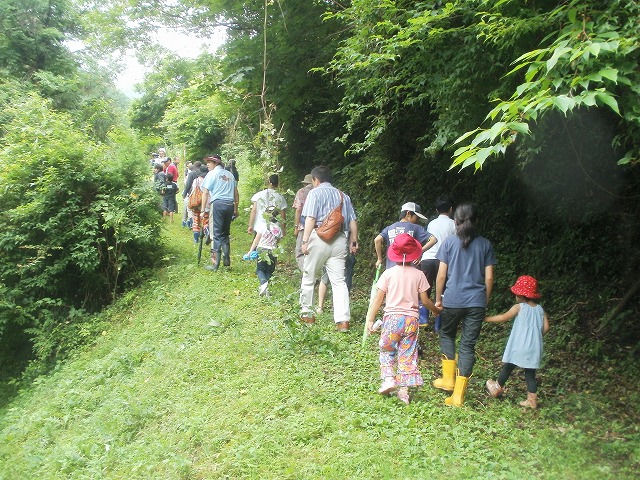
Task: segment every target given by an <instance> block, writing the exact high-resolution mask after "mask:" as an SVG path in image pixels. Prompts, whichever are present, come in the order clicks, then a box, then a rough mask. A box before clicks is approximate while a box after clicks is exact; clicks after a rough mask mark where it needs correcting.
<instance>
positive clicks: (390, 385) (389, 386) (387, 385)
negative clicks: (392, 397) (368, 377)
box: [378, 377, 396, 395]
mask: <svg viewBox="0 0 640 480" xmlns="http://www.w3.org/2000/svg"><path fill="white" fill-rule="evenodd" d="M395 389H396V381H395V380H394V379H393V377H387V378H385V379H384V382H382V385H381V386H380V388H379V389H378V393H379V394H380V395H389V394H390V393H391V392H393V391H394V390H395Z"/></svg>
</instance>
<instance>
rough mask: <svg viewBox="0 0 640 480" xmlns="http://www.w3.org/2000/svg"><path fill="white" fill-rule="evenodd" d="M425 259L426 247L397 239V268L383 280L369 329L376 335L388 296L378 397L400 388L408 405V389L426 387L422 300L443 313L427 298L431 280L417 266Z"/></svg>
mask: <svg viewBox="0 0 640 480" xmlns="http://www.w3.org/2000/svg"><path fill="white" fill-rule="evenodd" d="M421 256H422V245H421V244H420V242H419V241H418V240H416V239H415V238H413V237H412V236H411V235H409V234H408V233H401V234H400V235H398V236H396V238H395V241H394V242H393V243H392V244H391V246H390V247H389V249H388V251H387V258H388V259H389V260H391V261H393V262H396V265H395V266H393V267H391V268H389V269H387V270H385V271H384V272H383V273H382V275H381V276H380V279H379V280H378V283H377V284H376V287H377V288H378V292H377V293H376V296H375V297H374V299H373V301H372V302H371V304H370V305H369V310H368V312H367V321H366V326H365V328H366V329H367V330H368V331H369V333H372V332H373V331H374V328H373V322H374V320H375V317H376V313H377V312H378V310H379V309H380V307H381V306H382V303H383V301H384V298H385V295H386V297H387V301H386V305H385V307H384V315H383V318H382V332H381V335H380V343H379V345H380V377H381V378H382V385H381V387H380V389H379V390H378V393H379V394H380V395H388V394H390V393H391V392H393V391H394V390H396V388H397V396H398V399H399V400H400V401H402V402H403V403H405V404H407V405H408V404H409V388H408V387H418V386H420V385H422V384H423V380H422V376H421V375H420V372H419V370H418V300H421V301H422V304H423V305H425V306H426V307H427V308H428V309H429V310H431V311H432V312H434V313H435V314H438V313H440V311H441V309H439V308H437V307H436V306H435V305H434V304H433V302H432V301H431V299H430V298H429V297H428V296H427V290H428V289H429V283H428V282H427V277H425V276H424V273H422V271H421V270H420V269H419V268H416V267H415V266H414V265H413V262H414V261H415V260H418V259H419V258H420V257H421ZM396 364H397V374H396V373H395V370H396Z"/></svg>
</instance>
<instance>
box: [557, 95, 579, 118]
mask: <svg viewBox="0 0 640 480" xmlns="http://www.w3.org/2000/svg"><path fill="white" fill-rule="evenodd" d="M553 104H554V105H555V106H556V107H558V108H559V109H560V110H561V111H562V113H564V114H565V115H566V114H567V111H569V110H572V109H573V107H575V105H576V101H575V100H574V99H573V98H571V97H568V96H566V95H559V96H557V97H555V98H553Z"/></svg>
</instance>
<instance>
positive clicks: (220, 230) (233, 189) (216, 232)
mask: <svg viewBox="0 0 640 480" xmlns="http://www.w3.org/2000/svg"><path fill="white" fill-rule="evenodd" d="M204 160H205V161H206V162H207V167H208V168H209V173H207V176H206V177H204V181H203V182H202V205H201V210H200V212H201V213H200V215H201V216H204V212H205V209H206V208H207V207H208V210H209V235H210V237H211V239H212V240H213V245H212V247H211V261H212V265H206V266H205V268H206V269H207V270H212V271H214V272H215V271H217V270H218V267H219V266H220V257H221V256H222V257H223V265H224V266H225V267H228V266H230V265H231V258H230V252H231V245H230V242H229V234H230V230H231V221H232V220H233V219H234V218H235V217H237V216H238V198H239V197H238V186H237V183H236V179H235V177H234V176H233V174H232V173H231V172H229V171H227V170H225V169H224V168H223V167H222V159H221V158H220V155H209V156H207V157H205V158H204Z"/></svg>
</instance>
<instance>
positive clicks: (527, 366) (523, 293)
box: [484, 275, 549, 408]
mask: <svg viewBox="0 0 640 480" xmlns="http://www.w3.org/2000/svg"><path fill="white" fill-rule="evenodd" d="M511 292H512V293H513V294H514V295H515V296H516V302H518V303H517V304H516V305H514V306H513V307H511V308H510V309H509V310H508V311H507V312H506V313H503V314H501V315H494V316H491V317H486V318H485V319H484V320H485V322H492V323H502V322H507V321H509V320H511V319H512V318H515V320H514V321H513V328H512V329H511V335H509V340H508V341H507V346H506V348H505V350H504V355H503V356H502V361H503V362H504V364H503V365H502V371H501V372H500V375H498V380H497V381H495V380H487V383H486V387H487V391H488V392H489V395H491V396H492V397H494V398H495V397H498V396H500V395H501V394H502V393H503V392H504V385H505V383H507V380H508V379H509V376H510V375H511V372H513V370H514V369H515V368H516V367H520V368H523V369H524V378H525V380H526V382H527V399H526V400H524V401H522V402H520V405H521V406H523V407H529V408H537V407H538V384H537V382H536V369H537V368H539V367H540V359H541V358H542V336H543V335H544V334H545V333H547V332H548V331H549V319H548V318H547V314H546V313H545V311H544V310H543V309H542V307H541V306H540V305H538V304H537V303H536V302H535V301H534V300H533V299H535V298H540V294H539V293H538V281H537V280H536V279H535V278H533V277H530V276H528V275H523V276H521V277H519V278H518V280H516V283H515V284H514V285H513V287H511Z"/></svg>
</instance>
